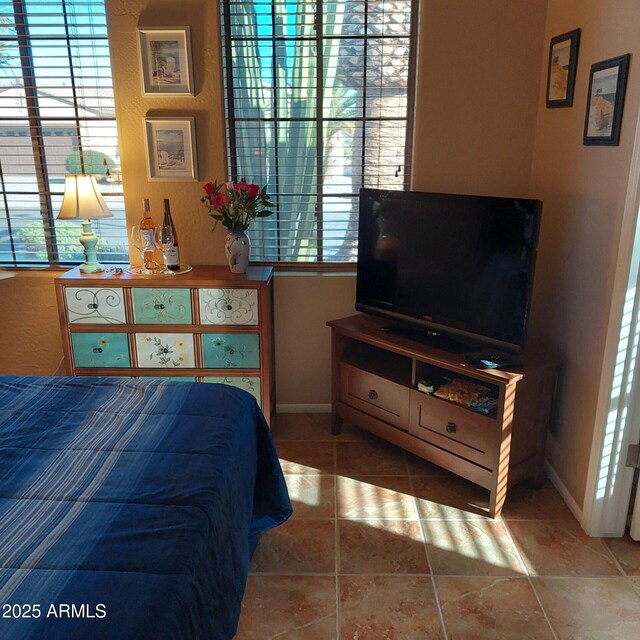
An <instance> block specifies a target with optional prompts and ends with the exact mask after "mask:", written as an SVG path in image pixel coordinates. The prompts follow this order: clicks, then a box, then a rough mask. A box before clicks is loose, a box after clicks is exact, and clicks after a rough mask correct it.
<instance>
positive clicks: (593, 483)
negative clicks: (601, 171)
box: [582, 112, 640, 536]
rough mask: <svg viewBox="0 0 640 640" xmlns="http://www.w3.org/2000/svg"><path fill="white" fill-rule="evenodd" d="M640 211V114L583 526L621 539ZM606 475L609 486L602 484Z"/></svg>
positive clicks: (632, 430) (637, 431)
mask: <svg viewBox="0 0 640 640" xmlns="http://www.w3.org/2000/svg"><path fill="white" fill-rule="evenodd" d="M639 207H640V112H639V113H638V120H637V123H636V131H635V141H634V146H633V153H632V156H631V164H630V167H629V179H628V183H627V193H626V197H625V204H624V211H623V215H622V224H621V230H620V241H619V247H618V253H617V261H616V268H615V278H614V283H613V294H612V296H611V308H610V312H609V323H608V328H607V338H606V343H605V350H604V354H603V362H602V374H601V377H600V386H599V391H598V403H597V406H596V416H595V424H594V429H593V439H592V443H591V456H590V459H589V471H588V475H587V484H586V488H585V499H584V517H583V521H582V526H583V528H584V530H585V531H586V532H587V533H588V534H589V535H592V536H605V535H613V536H621V535H622V534H623V533H624V528H625V524H626V514H627V511H628V508H629V500H630V496H631V483H632V473H630V470H628V469H625V467H624V458H625V455H624V451H625V449H624V446H625V443H626V442H629V441H630V439H631V438H632V436H634V437H635V438H636V441H637V438H638V437H639V436H640V425H634V424H633V421H632V416H631V414H632V413H636V412H635V411H634V406H633V405H634V404H636V403H635V402H633V400H634V395H636V394H635V393H630V392H629V389H628V382H629V376H631V377H632V378H633V377H637V376H634V373H635V369H636V367H635V364H634V349H633V345H628V344H626V345H624V344H623V341H622V340H621V338H623V333H624V331H623V330H624V328H623V327H622V322H623V318H624V316H625V312H626V314H627V315H628V314H629V304H630V303H632V304H633V310H632V313H631V315H632V319H633V320H635V319H636V317H637V313H638V304H639V302H640V297H639V293H638V292H635V295H634V296H633V298H631V292H632V291H635V289H636V286H637V284H638V283H639V282H640V279H639V278H638V267H639V260H640V228H639V223H640V220H639V219H638V208H639ZM631 330H632V332H633V331H635V327H634V326H633V323H631ZM629 337H630V338H631V339H633V333H630V336H629ZM623 347H624V348H623ZM616 379H617V380H616ZM614 384H615V385H617V386H618V387H619V388H620V390H621V393H620V398H619V399H616V398H612V396H613V390H614ZM633 386H634V391H635V388H636V386H637V381H633ZM625 414H626V416H625ZM636 415H637V413H636ZM614 423H615V424H614ZM607 425H609V433H607ZM605 438H606V440H607V443H606V444H605ZM612 450H613V451H614V452H616V451H620V452H621V455H614V456H609V453H610V452H611V451H612ZM605 456H607V457H610V458H611V462H610V464H609V466H608V468H605ZM605 474H606V484H604V480H603V479H604V477H605Z"/></svg>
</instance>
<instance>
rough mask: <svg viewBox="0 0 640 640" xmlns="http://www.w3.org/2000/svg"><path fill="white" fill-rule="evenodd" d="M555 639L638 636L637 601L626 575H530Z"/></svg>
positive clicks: (603, 639)
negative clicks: (567, 576)
mask: <svg viewBox="0 0 640 640" xmlns="http://www.w3.org/2000/svg"><path fill="white" fill-rule="evenodd" d="M532 582H533V587H534V589H535V590H536V592H537V594H538V596H539V598H540V601H541V602H542V606H543V607H544V610H545V611H546V613H547V616H548V617H549V620H550V622H551V625H552V626H553V628H554V630H555V632H556V634H557V635H558V639H559V640H578V639H579V640H622V639H625V640H627V639H629V640H630V639H631V638H638V637H639V632H638V630H639V629H640V601H639V600H638V595H637V593H635V592H634V589H633V587H632V586H631V585H630V584H629V581H628V579H626V578H533V579H532Z"/></svg>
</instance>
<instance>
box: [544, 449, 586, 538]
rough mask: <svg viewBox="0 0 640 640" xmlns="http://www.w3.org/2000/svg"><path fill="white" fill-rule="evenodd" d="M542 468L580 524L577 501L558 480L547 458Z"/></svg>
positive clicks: (579, 511) (579, 510) (580, 517)
mask: <svg viewBox="0 0 640 640" xmlns="http://www.w3.org/2000/svg"><path fill="white" fill-rule="evenodd" d="M544 470H545V473H546V474H547V476H548V477H549V480H551V484H552V485H553V486H554V487H555V488H556V489H557V490H558V493H559V494H560V496H561V497H562V499H563V500H564V501H565V502H566V504H567V507H569V510H570V511H571V513H573V515H574V516H575V517H576V520H577V521H578V522H579V523H580V526H582V517H583V514H582V509H581V508H580V507H579V506H578V503H577V502H576V501H575V500H574V499H573V496H572V495H571V494H570V493H569V490H568V489H567V487H565V485H564V482H562V480H560V476H559V475H558V474H557V472H556V470H555V469H554V468H553V467H552V466H551V464H550V462H549V461H548V460H545V461H544Z"/></svg>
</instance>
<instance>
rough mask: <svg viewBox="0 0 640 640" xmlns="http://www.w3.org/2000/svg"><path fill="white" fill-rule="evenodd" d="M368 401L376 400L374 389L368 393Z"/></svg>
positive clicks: (376, 395) (376, 393)
mask: <svg viewBox="0 0 640 640" xmlns="http://www.w3.org/2000/svg"><path fill="white" fill-rule="evenodd" d="M369 399H370V400H377V399H378V392H377V391H376V390H375V389H371V391H369Z"/></svg>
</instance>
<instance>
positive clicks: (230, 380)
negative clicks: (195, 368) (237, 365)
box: [203, 376, 261, 406]
mask: <svg viewBox="0 0 640 640" xmlns="http://www.w3.org/2000/svg"><path fill="white" fill-rule="evenodd" d="M203 380H204V382H217V383H219V384H229V385H231V386H232V387H238V388H239V389H244V390H245V391H248V392H249V393H250V394H251V395H252V396H253V397H254V398H255V399H256V400H257V401H258V406H260V404H261V402H260V378H257V377H253V376H242V377H240V376H207V377H206V378H203Z"/></svg>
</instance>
